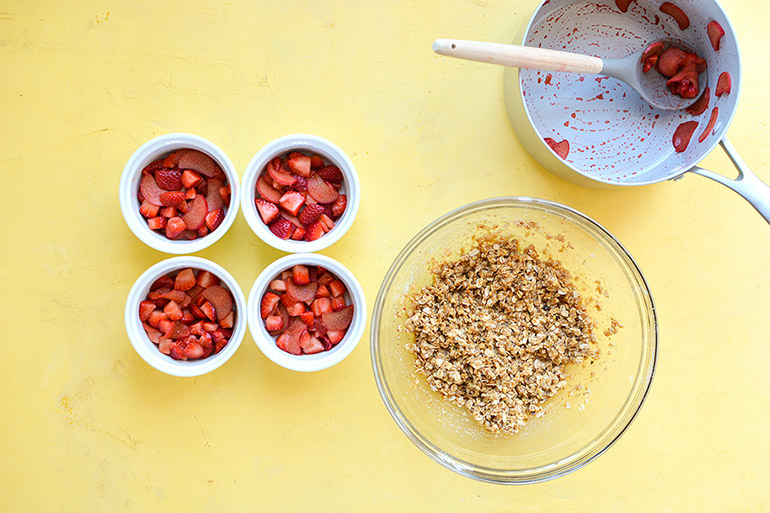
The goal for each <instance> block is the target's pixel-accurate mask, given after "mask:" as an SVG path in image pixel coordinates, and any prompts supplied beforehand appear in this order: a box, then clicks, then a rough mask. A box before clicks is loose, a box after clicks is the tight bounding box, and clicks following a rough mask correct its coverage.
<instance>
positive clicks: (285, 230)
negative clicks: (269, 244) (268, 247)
mask: <svg viewBox="0 0 770 513" xmlns="http://www.w3.org/2000/svg"><path fill="white" fill-rule="evenodd" d="M268 227H269V228H270V231H271V232H273V235H275V236H276V237H278V238H279V239H284V240H286V239H288V238H289V237H291V234H292V233H294V225H292V224H291V223H290V222H289V221H288V220H287V219H285V218H284V217H281V218H280V219H278V220H277V221H276V222H274V223H273V224H271V225H269V226H268Z"/></svg>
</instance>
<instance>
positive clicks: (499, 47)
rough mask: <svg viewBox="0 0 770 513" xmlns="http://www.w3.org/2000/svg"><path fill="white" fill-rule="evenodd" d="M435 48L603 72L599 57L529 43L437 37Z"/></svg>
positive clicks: (502, 61) (489, 59) (522, 64)
mask: <svg viewBox="0 0 770 513" xmlns="http://www.w3.org/2000/svg"><path fill="white" fill-rule="evenodd" d="M433 51H434V52H436V53H437V54H439V55H446V56H447V57H457V58H458V59H465V60H468V61H477V62H486V63H489V64H499V65H501V66H513V67H516V68H529V69H540V70H544V71H566V72H570V73H601V71H602V60H601V59H600V58H598V57H591V56H590V55H581V54H577V53H570V52H559V51H557V50H546V49H544V48H533V47H529V46H518V45H503V44H499V43H482V42H480V41H461V40H456V39H437V40H436V41H435V42H434V43H433Z"/></svg>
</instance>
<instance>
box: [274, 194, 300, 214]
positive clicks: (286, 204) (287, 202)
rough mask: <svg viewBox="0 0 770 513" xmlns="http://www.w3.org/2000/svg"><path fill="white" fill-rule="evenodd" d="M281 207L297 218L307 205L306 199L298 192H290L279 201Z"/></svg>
mask: <svg viewBox="0 0 770 513" xmlns="http://www.w3.org/2000/svg"><path fill="white" fill-rule="evenodd" d="M278 203H279V204H280V205H281V207H282V208H283V209H284V210H286V211H287V212H289V213H290V214H291V215H293V216H296V215H297V214H298V213H299V209H300V208H302V205H303V204H304V203H305V197H304V196H303V195H302V194H301V193H299V192H297V191H288V192H286V193H285V194H284V195H283V196H281V199H280V200H278Z"/></svg>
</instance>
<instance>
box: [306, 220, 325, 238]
mask: <svg viewBox="0 0 770 513" xmlns="http://www.w3.org/2000/svg"><path fill="white" fill-rule="evenodd" d="M324 233H326V232H325V231H324V226H323V224H322V223H321V222H319V221H316V222H315V223H313V224H311V225H310V226H308V227H307V229H306V230H305V240H306V241H308V242H310V241H314V240H318V239H320V238H321V237H323V235H324Z"/></svg>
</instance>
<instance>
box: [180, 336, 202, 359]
mask: <svg viewBox="0 0 770 513" xmlns="http://www.w3.org/2000/svg"><path fill="white" fill-rule="evenodd" d="M204 352H205V351H204V350H203V346H201V345H200V344H199V343H198V342H197V341H196V342H190V343H188V344H187V347H185V348H184V355H185V356H186V357H187V358H188V359H189V360H197V359H198V358H200V357H201V356H203V353H204Z"/></svg>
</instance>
